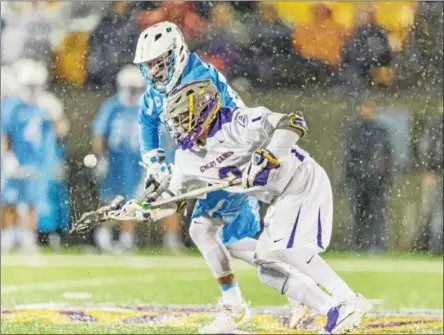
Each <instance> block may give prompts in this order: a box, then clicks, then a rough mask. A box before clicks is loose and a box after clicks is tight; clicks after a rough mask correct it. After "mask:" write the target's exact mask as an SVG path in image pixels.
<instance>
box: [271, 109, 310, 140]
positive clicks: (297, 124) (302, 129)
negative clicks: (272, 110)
mask: <svg viewBox="0 0 444 335" xmlns="http://www.w3.org/2000/svg"><path fill="white" fill-rule="evenodd" d="M279 115H282V114H279ZM274 128H275V129H276V130H277V129H285V130H289V131H292V132H294V133H296V134H297V135H298V138H300V137H304V136H305V135H306V134H307V130H308V127H307V123H306V122H305V119H304V117H303V115H302V114H300V113H293V114H289V115H285V116H284V117H281V118H280V120H279V121H278V122H277V124H276V126H275V127H274Z"/></svg>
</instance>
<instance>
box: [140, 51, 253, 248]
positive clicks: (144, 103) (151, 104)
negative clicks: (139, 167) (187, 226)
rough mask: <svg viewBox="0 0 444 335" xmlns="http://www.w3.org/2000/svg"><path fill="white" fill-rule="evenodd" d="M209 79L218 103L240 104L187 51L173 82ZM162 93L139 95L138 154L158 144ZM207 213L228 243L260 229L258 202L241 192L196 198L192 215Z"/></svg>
mask: <svg viewBox="0 0 444 335" xmlns="http://www.w3.org/2000/svg"><path fill="white" fill-rule="evenodd" d="M204 79H210V80H211V81H212V82H213V83H214V84H215V85H216V87H217V88H218V90H219V92H220V94H221V100H222V107H228V108H231V109H236V108H238V107H243V106H244V104H243V102H242V100H241V99H240V98H239V96H238V95H237V94H236V93H235V92H234V91H233V90H232V89H231V88H230V86H228V84H227V81H226V79H225V77H224V76H223V75H222V74H221V73H220V72H219V71H217V70H216V69H215V68H214V67H213V66H212V65H211V64H207V63H205V62H203V61H202V60H201V59H200V58H199V56H197V55H196V54H195V53H191V54H190V56H189V59H188V62H187V64H186V66H185V68H184V70H183V73H182V76H181V77H180V78H179V80H178V82H177V83H176V86H179V85H181V84H182V83H185V82H188V81H192V80H204ZM164 103H165V95H163V94H161V93H159V92H158V91H156V90H155V89H154V88H153V87H152V86H148V87H147V90H146V92H145V94H144V95H143V96H142V97H141V98H140V106H141V108H140V111H139V125H140V139H141V143H140V149H141V152H142V154H144V153H145V152H148V151H150V150H152V149H156V148H159V147H162V146H163V145H164V143H163V142H161V141H160V127H161V120H160V114H161V113H162V112H163V108H164ZM202 215H208V216H210V217H220V218H222V219H223V220H224V222H225V223H226V225H225V226H224V229H223V230H222V232H221V238H222V240H223V242H224V243H225V244H226V245H228V244H231V243H233V242H235V241H237V240H240V239H242V238H245V237H254V236H255V235H256V234H257V233H258V232H259V230H260V220H259V206H258V202H257V200H256V199H254V198H251V197H248V196H247V195H245V194H242V193H228V192H225V191H219V192H214V193H210V194H208V195H207V197H206V199H205V200H198V202H197V203H196V207H195V208H194V211H193V218H196V217H199V216H202Z"/></svg>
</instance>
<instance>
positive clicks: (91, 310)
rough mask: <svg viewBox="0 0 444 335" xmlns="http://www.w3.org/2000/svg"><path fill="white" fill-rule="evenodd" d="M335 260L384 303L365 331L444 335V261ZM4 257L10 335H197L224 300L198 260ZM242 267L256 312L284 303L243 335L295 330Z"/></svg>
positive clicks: (272, 295)
mask: <svg viewBox="0 0 444 335" xmlns="http://www.w3.org/2000/svg"><path fill="white" fill-rule="evenodd" d="M326 259H327V261H328V262H329V263H330V264H331V265H332V267H333V268H334V269H335V270H337V271H338V273H339V274H340V275H341V276H342V277H343V278H344V279H345V280H346V281H347V282H348V283H349V284H350V286H351V287H352V288H353V289H354V290H355V291H357V292H359V293H362V294H363V295H364V296H366V297H367V298H369V299H371V300H372V301H373V302H374V306H375V309H374V314H372V315H371V316H370V317H369V319H368V320H366V321H365V323H364V327H365V328H364V329H362V330H360V331H358V332H367V333H372V332H377V333H382V332H387V333H394V332H396V333H418V332H423V333H442V331H443V329H442V310H443V259H442V258H436V257H428V256H418V255H414V256H409V255H403V256H395V255H386V256H359V257H358V256H356V255H350V254H329V255H326ZM1 261H2V264H1V270H2V271H1V285H2V286H1V293H2V294H1V305H2V324H1V333H2V334H8V333H16V334H18V333H21V334H25V333H28V334H60V333H61V334H68V333H69V334H74V333H76V334H77V333H79V334H80V333H95V334H102V333H103V334H105V333H109V334H111V333H125V334H127V333H128V334H147V333H156V334H159V333H176V334H177V333H194V332H195V331H196V329H197V328H198V327H200V326H202V325H204V324H205V323H206V322H208V321H210V320H211V318H212V317H213V316H214V309H211V307H214V305H215V304H216V303H217V300H218V298H219V296H220V293H219V288H218V286H217V284H216V282H215V280H214V278H213V277H212V274H211V272H210V271H209V269H208V268H207V267H206V264H205V263H204V261H203V259H202V258H201V257H200V256H198V255H195V254H191V255H186V256H165V255H159V256H153V255H150V254H142V255H133V256H105V255H85V254H78V253H70V254H62V255H52V254H42V255H40V256H36V257H29V256H28V257H25V256H20V255H6V256H2V259H1ZM234 267H235V270H236V275H237V278H238V280H239V283H240V287H241V290H242V292H243V295H244V298H245V299H246V300H247V301H250V302H251V306H252V308H253V309H254V308H258V307H260V306H275V307H274V309H273V308H271V307H270V311H275V312H276V313H275V312H270V313H271V314H273V315H268V314H270V313H268V314H267V313H263V312H262V311H257V313H255V316H254V318H253V321H252V322H251V324H249V325H248V326H246V327H245V328H243V329H244V330H246V331H248V332H253V333H261V332H264V333H271V332H275V333H286V332H288V329H286V328H285V322H286V320H285V317H287V316H288V312H286V309H285V305H286V304H287V301H286V299H285V297H284V296H281V295H279V294H277V293H276V292H274V291H272V290H271V289H269V288H267V287H265V286H264V285H262V284H261V283H260V282H259V280H258V279H257V275H256V271H255V269H254V268H252V267H250V266H248V265H246V264H243V263H241V262H237V261H236V262H235V263H234ZM166 305H177V306H174V308H173V309H171V308H170V309H165V308H166V307H165V306H166ZM184 305H193V306H190V308H192V309H191V310H185V308H184ZM195 305H200V306H207V307H199V308H197V307H196V306H195ZM180 306H183V307H180ZM162 308H163V309H162ZM322 322H323V320H322V318H320V317H315V318H313V322H312V324H311V325H307V327H306V328H305V329H299V330H296V331H295V332H296V333H300V332H303V333H307V332H314V331H315V328H316V327H317V326H318V325H320V324H322Z"/></svg>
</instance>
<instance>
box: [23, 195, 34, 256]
mask: <svg viewBox="0 0 444 335" xmlns="http://www.w3.org/2000/svg"><path fill="white" fill-rule="evenodd" d="M36 228H37V214H36V208H35V204H30V205H28V208H27V210H26V212H25V217H24V219H23V231H22V233H21V235H20V245H21V249H22V250H23V251H24V252H25V253H30V254H32V253H36V252H37V251H38V248H37V235H36Z"/></svg>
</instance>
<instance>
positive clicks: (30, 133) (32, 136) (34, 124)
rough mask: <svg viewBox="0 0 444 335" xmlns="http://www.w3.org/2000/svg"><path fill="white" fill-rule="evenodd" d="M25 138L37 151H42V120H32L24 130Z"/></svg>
mask: <svg viewBox="0 0 444 335" xmlns="http://www.w3.org/2000/svg"><path fill="white" fill-rule="evenodd" d="M23 137H24V139H25V141H26V142H29V143H31V145H32V146H33V147H34V148H35V149H36V150H38V149H40V148H41V146H42V142H43V134H42V120H41V119H40V118H38V117H36V118H33V119H31V120H30V121H29V122H28V124H27V125H26V127H25V129H24V130H23Z"/></svg>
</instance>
